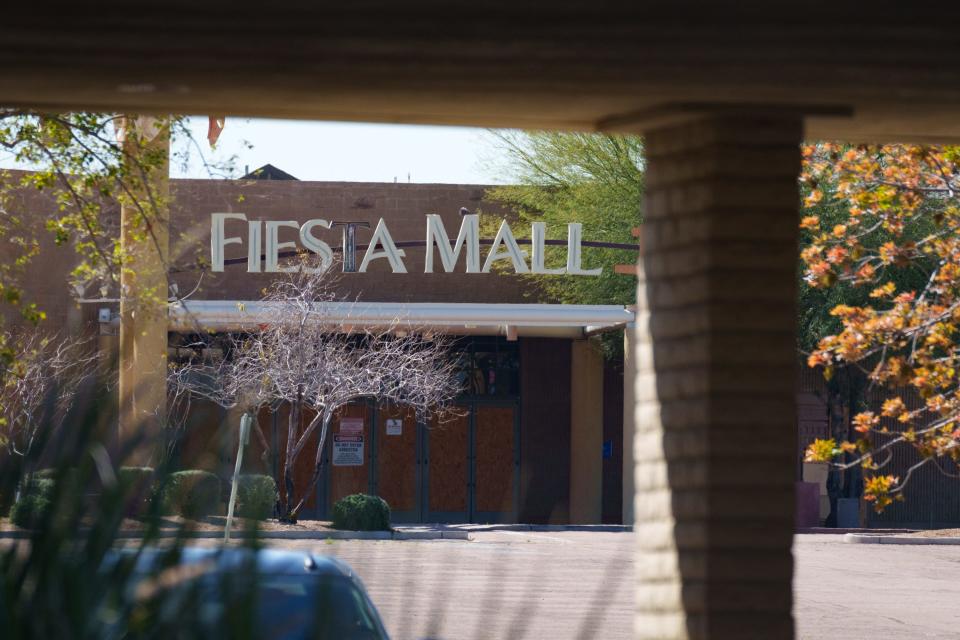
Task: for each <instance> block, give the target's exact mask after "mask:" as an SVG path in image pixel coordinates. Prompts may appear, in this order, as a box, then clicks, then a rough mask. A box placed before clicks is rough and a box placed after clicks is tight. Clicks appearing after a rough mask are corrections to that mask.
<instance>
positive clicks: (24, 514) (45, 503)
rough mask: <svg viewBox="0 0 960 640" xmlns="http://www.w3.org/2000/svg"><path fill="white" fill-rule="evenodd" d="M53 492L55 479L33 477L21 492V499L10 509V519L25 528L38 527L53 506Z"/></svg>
mask: <svg viewBox="0 0 960 640" xmlns="http://www.w3.org/2000/svg"><path fill="white" fill-rule="evenodd" d="M52 494H53V480H50V479H49V478H36V477H35V478H33V479H32V480H30V482H29V483H28V484H27V486H26V487H24V489H23V491H22V492H21V493H20V499H19V500H17V501H16V502H15V503H14V505H13V508H12V509H10V520H12V521H13V524H15V525H17V526H18V527H22V528H24V529H34V528H36V527H37V526H39V525H40V523H41V521H42V520H43V518H44V516H45V515H46V513H47V512H48V511H50V509H51V507H52V506H53V502H52V500H51V497H52Z"/></svg>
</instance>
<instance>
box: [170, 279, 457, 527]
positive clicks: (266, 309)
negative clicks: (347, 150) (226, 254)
mask: <svg viewBox="0 0 960 640" xmlns="http://www.w3.org/2000/svg"><path fill="white" fill-rule="evenodd" d="M329 273H330V271H329V270H321V269H319V268H316V267H313V266H311V265H309V264H306V263H303V264H301V265H300V266H299V268H297V270H296V271H295V272H293V273H288V274H287V277H285V278H283V279H281V280H278V281H277V282H275V283H274V284H273V285H272V286H271V287H269V288H268V289H267V291H266V293H265V295H264V297H263V299H262V301H261V302H262V304H261V305H260V308H261V310H262V312H261V313H262V315H259V316H258V317H257V323H256V325H255V326H254V327H252V328H251V330H250V331H249V332H248V333H247V334H245V335H243V336H239V337H235V338H232V339H230V340H229V348H227V349H225V350H223V352H222V355H217V356H213V357H211V358H208V361H207V362H206V363H204V364H201V365H200V366H197V363H188V364H186V365H181V366H179V367H177V368H175V370H174V372H173V375H174V378H175V380H176V385H178V386H185V387H187V388H189V389H190V390H191V392H192V393H199V394H200V395H202V396H204V397H207V398H209V399H212V400H214V401H216V402H218V403H219V404H221V406H226V407H233V406H240V407H242V408H243V409H244V410H245V411H247V412H251V413H253V414H254V415H256V411H255V409H258V408H259V407H261V406H264V405H265V404H268V403H273V402H274V401H278V400H279V401H285V402H287V403H289V405H290V412H289V417H288V422H287V440H286V448H285V455H284V460H283V472H282V476H283V478H282V488H281V499H280V505H279V507H280V508H279V513H280V517H281V519H282V520H286V521H296V519H297V516H298V514H299V513H300V510H301V509H302V508H303V505H304V503H305V502H306V500H307V499H308V498H309V497H310V495H311V493H312V491H313V488H314V487H315V486H316V484H317V481H318V479H319V477H320V473H321V470H322V464H321V463H322V458H323V451H324V445H325V444H326V440H327V436H328V434H329V430H330V423H331V421H332V419H333V417H334V416H335V415H336V413H337V411H338V410H339V409H340V408H341V407H343V406H345V405H347V404H349V403H351V402H354V401H356V400H359V399H363V398H372V399H376V400H378V401H387V402H393V403H398V404H404V405H407V406H409V407H411V408H413V409H414V410H415V411H416V412H417V414H418V415H419V416H422V417H423V416H426V415H428V414H430V413H431V412H434V411H442V410H443V409H444V408H446V406H447V405H448V404H449V403H450V402H451V401H452V400H453V399H454V398H455V397H456V395H457V394H458V392H459V383H458V381H457V376H456V364H455V362H453V361H452V360H451V358H450V357H449V340H448V339H447V338H446V337H444V336H440V335H430V334H427V333H425V332H423V331H419V330H416V328H413V327H409V326H407V325H406V324H405V323H404V320H403V318H396V319H395V320H394V321H393V322H392V323H390V325H389V326H367V325H365V324H364V323H363V321H362V320H361V319H359V318H358V319H357V320H356V321H353V320H345V319H344V318H345V317H347V318H349V317H350V316H351V314H350V313H349V312H347V313H344V306H343V305H344V304H345V303H344V302H343V301H341V300H338V299H337V297H336V294H335V293H334V289H333V287H332V283H331V279H330V276H329V275H328V274H329ZM346 304H347V305H348V307H350V306H351V303H346ZM334 309H336V311H337V312H336V313H334V312H333V310H334ZM191 379H193V382H191V381H190V380H191ZM201 380H202V384H197V382H198V381H201ZM305 411H306V412H310V413H312V414H313V415H312V416H311V417H310V419H309V421H307V422H306V424H305V425H304V424H303V423H304V413H305ZM302 425H303V426H302ZM317 429H319V430H320V435H319V441H318V444H317V450H316V455H315V459H314V468H313V475H312V477H311V480H310V482H309V484H308V485H307V486H306V487H302V488H298V487H296V485H295V481H294V475H293V469H294V467H295V465H296V461H297V459H298V457H299V456H300V454H301V453H302V452H303V450H304V449H305V448H306V447H307V443H308V442H309V441H310V438H311V437H312V436H313V434H314V433H316V431H317ZM257 431H258V432H259V437H260V438H261V439H262V442H263V444H264V446H266V440H265V439H264V438H263V435H262V430H260V428H259V425H258V427H257Z"/></svg>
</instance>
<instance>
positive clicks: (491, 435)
mask: <svg viewBox="0 0 960 640" xmlns="http://www.w3.org/2000/svg"><path fill="white" fill-rule="evenodd" d="M458 409H459V412H460V415H457V416H455V417H450V416H447V417H446V418H444V419H438V418H436V417H434V418H433V419H432V420H431V422H430V425H429V428H427V429H426V433H425V441H426V451H427V453H426V472H425V473H426V480H425V482H424V487H425V491H424V493H425V507H424V521H426V522H510V521H512V520H513V519H515V517H516V504H517V487H518V480H517V476H518V473H519V468H520V467H519V464H520V462H519V460H520V458H519V449H518V447H517V446H516V445H517V428H518V425H517V411H516V406H515V405H514V404H486V403H481V402H477V403H471V404H470V405H467V406H461V407H459V408H458Z"/></svg>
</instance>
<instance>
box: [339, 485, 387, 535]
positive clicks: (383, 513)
mask: <svg viewBox="0 0 960 640" xmlns="http://www.w3.org/2000/svg"><path fill="white" fill-rule="evenodd" d="M333 527H334V528H335V529H349V530H351V531H389V530H390V506H389V505H388V504H387V503H386V501H385V500H384V499H383V498H380V497H378V496H368V495H366V494H363V493H355V494H353V495H352V496H347V497H345V498H341V499H340V500H337V503H336V504H335V505H333Z"/></svg>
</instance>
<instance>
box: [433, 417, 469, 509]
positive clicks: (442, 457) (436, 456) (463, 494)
mask: <svg viewBox="0 0 960 640" xmlns="http://www.w3.org/2000/svg"><path fill="white" fill-rule="evenodd" d="M469 429H470V417H469V414H467V412H466V410H464V411H463V415H458V416H446V417H445V418H444V419H443V420H439V419H438V418H437V417H436V416H434V417H433V418H432V419H431V420H430V429H429V431H428V438H429V458H428V460H429V462H428V473H429V486H428V491H429V498H428V504H429V510H430V511H432V512H453V513H464V512H466V511H467V480H468V477H469V476H468V468H467V447H468V437H469Z"/></svg>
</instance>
